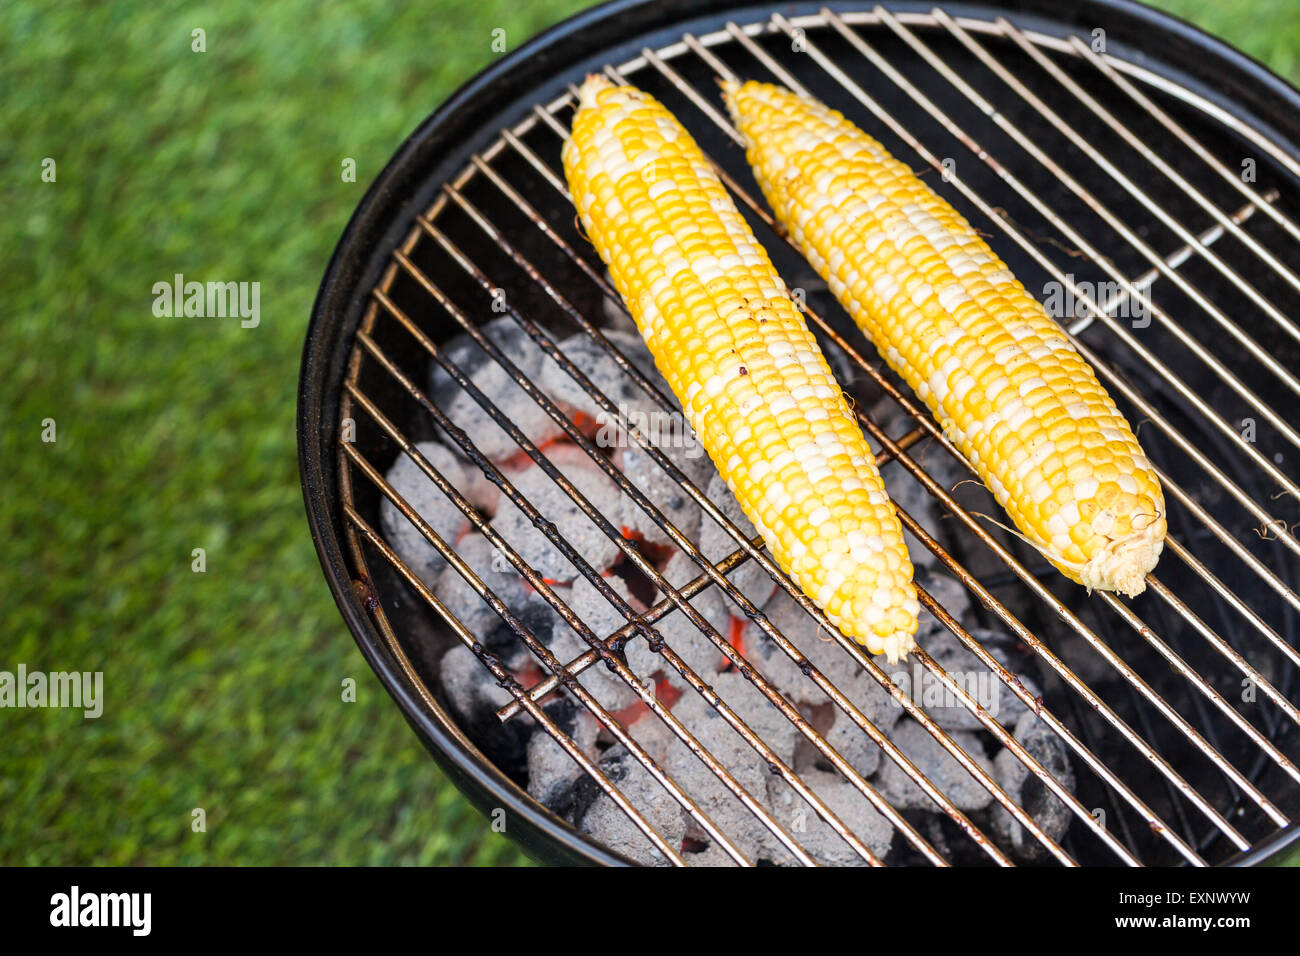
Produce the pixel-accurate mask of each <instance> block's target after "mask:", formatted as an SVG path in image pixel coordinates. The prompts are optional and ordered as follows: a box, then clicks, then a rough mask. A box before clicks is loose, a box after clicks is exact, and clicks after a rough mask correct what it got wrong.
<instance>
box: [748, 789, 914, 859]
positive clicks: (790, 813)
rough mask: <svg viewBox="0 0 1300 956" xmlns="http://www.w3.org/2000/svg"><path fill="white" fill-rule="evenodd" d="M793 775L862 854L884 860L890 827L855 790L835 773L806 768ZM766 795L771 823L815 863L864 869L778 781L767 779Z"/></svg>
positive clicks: (853, 852)
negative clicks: (859, 846) (855, 841)
mask: <svg viewBox="0 0 1300 956" xmlns="http://www.w3.org/2000/svg"><path fill="white" fill-rule="evenodd" d="M799 776H800V779H802V780H803V782H804V783H805V784H807V785H808V787H809V789H811V790H812V791H813V793H815V794H816V795H817V796H818V797H820V798H821V800H822V801H823V802H824V803H825V804H826V806H827V807H828V808H829V809H830V811H831V812H832V813H834V814H835V815H836V816H837V817H839V819H840V822H842V823H843V824H844V825H845V827H847V828H848V829H849V830H850V831H851V832H852V833H853V834H854V835H855V836H856V837H857V838H858V840H860V841H861V842H862V844H863V845H864V846H865V847H866V848H867V850H868V851H870V852H871V853H873V854H874V855H875V856H876V858H877V859H883V858H884V856H885V854H886V853H888V852H889V847H890V844H891V843H892V842H893V838H894V827H893V825H892V824H891V823H890V822H889V821H888V820H887V819H886V818H885V817H884V816H883V815H882V814H881V813H880V811H879V810H877V809H876V808H875V807H873V806H872V805H871V803H870V802H869V801H868V800H867V798H866V796H865V795H864V794H863V793H862V791H861V790H859V789H857V787H855V786H854V785H853V784H851V783H849V782H848V781H847V780H846V779H844V777H843V776H842V775H840V774H839V773H826V772H824V771H821V770H808V771H805V772H803V773H801V774H800V775H799ZM768 793H769V794H770V797H769V799H770V800H771V805H772V814H773V816H774V817H775V818H776V820H777V822H779V823H780V824H781V825H782V826H784V827H785V828H786V830H787V831H789V832H790V835H791V836H792V837H794V839H795V842H797V843H798V844H799V845H800V846H801V847H803V849H804V850H805V852H807V853H808V854H809V855H810V856H811V857H812V858H813V859H815V860H816V861H817V862H818V863H820V864H822V865H823V866H866V865H867V861H866V860H864V859H863V858H862V856H861V855H860V854H859V853H858V851H857V850H856V849H854V848H853V847H851V846H849V844H848V843H846V842H845V840H844V838H843V837H842V836H840V835H839V834H838V833H836V832H835V831H834V830H833V829H832V828H831V825H830V824H829V823H827V822H826V821H824V820H823V819H822V818H821V817H820V816H819V815H818V814H817V811H816V810H814V809H813V807H812V805H811V804H809V803H808V802H807V801H806V800H805V799H804V798H803V797H802V796H800V795H799V794H797V793H795V791H794V790H793V789H792V788H791V787H790V785H789V784H787V783H786V782H785V781H784V780H782V779H781V778H779V777H773V778H772V779H771V781H770V782H769V784H768Z"/></svg>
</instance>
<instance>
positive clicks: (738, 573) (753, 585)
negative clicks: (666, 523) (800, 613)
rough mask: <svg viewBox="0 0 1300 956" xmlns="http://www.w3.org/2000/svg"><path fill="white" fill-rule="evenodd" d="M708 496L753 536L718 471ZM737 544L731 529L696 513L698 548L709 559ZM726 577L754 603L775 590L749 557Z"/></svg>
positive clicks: (717, 558) (719, 556) (720, 556)
mask: <svg viewBox="0 0 1300 956" xmlns="http://www.w3.org/2000/svg"><path fill="white" fill-rule="evenodd" d="M707 494H708V498H709V500H710V501H712V502H713V503H714V504H715V505H717V506H718V508H719V510H721V512H722V514H723V516H724V517H726V518H727V519H728V520H730V521H731V523H732V524H734V525H735V526H736V527H737V528H738V529H739V530H740V532H741V533H742V534H743V535H745V537H746V538H748V539H750V540H753V537H754V535H756V534H757V533H758V532H757V531H755V530H754V526H753V525H752V524H750V522H749V519H748V518H746V517H745V513H744V512H743V511H742V510H741V508H740V503H739V502H738V501H736V496H735V495H733V494H732V493H731V489H730V488H728V487H727V483H726V482H725V481H723V480H722V476H721V475H717V474H715V475H714V477H713V479H712V480H710V482H709V487H708V491H707ZM739 547H740V544H739V543H738V542H737V541H736V539H735V537H733V536H732V534H731V532H730V531H728V530H726V529H725V528H723V527H722V525H720V524H718V523H717V522H716V521H714V520H713V519H712V518H710V517H709V516H708V515H707V514H705V515H701V516H700V550H701V551H702V552H704V556H705V557H706V558H708V559H709V560H710V561H714V562H717V561H721V560H722V559H723V558H725V557H726V556H727V555H729V554H731V552H733V551H735V550H736V549H738V548H739ZM727 578H728V580H730V581H731V583H732V584H734V585H736V587H737V589H739V590H740V591H741V592H742V593H743V594H744V595H745V597H747V598H749V600H750V601H751V602H753V604H754V606H755V607H758V608H760V609H761V608H762V607H763V606H764V605H765V604H767V602H768V601H769V600H770V599H771V597H772V595H773V594H774V593H775V591H776V584H775V582H773V580H772V578H771V577H770V576H769V575H768V573H767V572H766V571H764V570H763V568H762V566H760V565H759V563H758V562H757V561H755V560H754V559H753V558H748V559H746V561H745V562H744V563H743V564H742V565H740V567H738V568H736V570H734V571H732V572H731V573H730V574H729V575H727Z"/></svg>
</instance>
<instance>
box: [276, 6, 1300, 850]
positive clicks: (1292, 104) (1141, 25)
mask: <svg viewBox="0 0 1300 956" xmlns="http://www.w3.org/2000/svg"><path fill="white" fill-rule="evenodd" d="M935 5H936V4H935V3H933V2H928V3H885V4H884V6H886V7H887V8H888V9H889V10H890V11H891V12H895V13H897V12H900V11H917V12H927V11H928V10H929V9H931V8H932V7H933V6H935ZM824 6H826V7H830V8H832V9H834V10H835V11H837V12H843V11H845V10H850V9H860V8H862V7H864V6H866V5H865V4H862V3H808V4H792V5H789V6H788V7H783V8H782V12H783V13H785V14H786V15H787V16H792V15H794V14H795V13H800V14H802V13H815V12H816V11H817V10H818V9H820V8H821V7H824ZM942 6H943V7H944V9H945V10H947V11H948V12H949V13H951V14H952V15H954V16H973V17H980V18H987V19H992V18H993V17H995V16H1008V17H1012V18H1015V19H1016V22H1017V23H1018V24H1019V25H1021V26H1023V27H1025V28H1029V29H1038V30H1042V32H1048V33H1056V34H1063V33H1066V32H1070V31H1071V28H1078V29H1083V28H1091V27H1092V26H1095V25H1097V24H1099V23H1105V24H1107V26H1108V27H1109V26H1110V25H1112V24H1120V25H1125V26H1127V29H1126V30H1125V32H1124V35H1125V36H1129V37H1139V38H1140V42H1141V45H1140V46H1135V45H1132V44H1125V45H1121V44H1119V43H1115V44H1114V46H1113V49H1114V50H1116V51H1117V52H1122V54H1123V55H1124V58H1125V59H1130V60H1134V61H1135V62H1138V63H1140V64H1141V65H1142V66H1143V67H1145V68H1147V69H1149V70H1151V71H1152V72H1155V73H1158V74H1160V75H1162V76H1166V77H1171V78H1174V79H1176V80H1177V81H1178V82H1179V83H1180V84H1181V85H1183V86H1187V87H1189V88H1190V89H1192V90H1193V91H1195V92H1196V93H1198V94H1200V95H1203V96H1204V97H1205V98H1206V99H1207V100H1210V101H1212V102H1214V103H1215V104H1216V105H1218V106H1219V107H1221V108H1223V109H1224V110H1225V112H1228V113H1230V114H1231V115H1233V116H1234V117H1236V118H1238V119H1241V120H1243V121H1246V122H1249V123H1250V124H1251V125H1253V126H1255V127H1257V128H1260V129H1261V130H1262V131H1263V132H1264V133H1265V134H1266V135H1268V136H1269V137H1270V138H1271V139H1273V140H1274V141H1276V142H1277V143H1278V145H1279V146H1282V147H1283V148H1289V150H1290V151H1291V152H1292V153H1293V154H1294V155H1300V148H1297V144H1300V91H1297V90H1296V89H1295V88H1294V87H1292V86H1291V85H1290V84H1288V83H1287V82H1286V81H1284V80H1283V79H1281V78H1280V77H1278V76H1277V75H1276V74H1274V73H1273V72H1271V71H1270V70H1269V69H1268V68H1267V67H1265V66H1264V65H1263V64H1261V63H1259V62H1258V61H1256V60H1254V59H1252V58H1251V57H1249V56H1247V55H1246V54H1244V53H1242V52H1240V51H1238V50H1236V49H1234V48H1233V47H1231V46H1229V45H1228V44H1226V43H1224V42H1223V41H1222V40H1219V39H1217V38H1215V37H1213V36H1211V35H1209V34H1207V33H1205V32H1203V31H1201V30H1199V29H1197V28H1196V27H1194V26H1192V25H1191V24H1188V23H1186V22H1185V21H1182V20H1179V19H1178V18H1176V17H1173V16H1171V15H1169V14H1166V13H1163V12H1160V11H1157V10H1154V9H1152V8H1150V7H1146V6H1144V5H1142V4H1140V3H1136V2H1132V0H1083V2H1080V3H1078V4H1076V5H1072V6H1071V8H1070V9H1069V10H1067V11H1062V10H1061V9H1060V8H1059V7H1056V6H1055V5H1054V4H1053V2H1052V0H1012V2H1009V3H1006V4H1004V5H1001V6H998V7H994V6H988V5H983V4H967V3H952V4H942ZM769 14H770V6H765V5H755V4H751V3H745V2H737V0H694V2H693V0H609V2H606V3H603V4H601V5H599V6H596V7H592V8H591V9H589V10H586V11H583V12H581V13H579V14H576V15H575V16H573V17H570V18H569V19H567V20H564V21H562V22H561V23H559V24H557V25H556V26H554V27H552V28H550V29H549V30H547V31H545V32H544V33H542V34H540V35H538V36H537V37H535V38H533V39H532V40H530V41H529V42H528V43H526V44H525V45H523V46H521V47H519V48H518V49H517V50H515V51H514V52H512V53H510V54H508V55H506V56H505V57H503V58H502V59H501V60H499V61H498V62H496V63H495V64H493V65H491V66H490V67H488V68H486V69H484V70H483V71H482V72H480V73H479V74H477V75H476V76H474V77H473V78H471V79H470V80H469V81H467V82H466V83H465V84H464V85H463V86H461V88H460V89H459V90H457V91H456V92H455V93H454V94H453V95H452V96H451V97H450V98H449V99H448V100H447V101H446V102H445V103H443V104H442V105H441V106H440V107H439V108H438V109H437V110H436V111H434V112H433V113H432V114H431V115H430V116H428V117H427V118H426V119H425V120H424V121H423V122H422V123H421V124H420V125H419V126H418V127H417V128H416V129H415V131H414V132H412V133H411V134H410V136H408V137H407V139H406V140H405V141H404V142H403V143H402V145H401V146H400V147H399V148H398V150H397V152H396V153H395V154H394V156H393V158H392V159H391V160H390V161H389V162H388V164H387V166H385V168H384V170H383V171H382V172H381V173H380V174H379V176H378V177H377V178H376V179H375V181H374V182H373V183H372V184H371V186H370V187H369V188H368V189H367V191H366V193H365V195H364V197H363V198H362V199H361V201H360V203H359V204H358V206H357V208H356V210H355V212H354V213H353V214H352V217H351V218H350V219H349V221H348V224H347V226H346V227H345V228H344V231H343V234H342V236H341V237H340V239H339V241H338V244H337V245H336V247H335V249H334V252H333V253H332V255H331V257H330V261H329V264H328V266H327V267H326V270H325V274H324V277H323V278H322V281H321V286H320V289H319V291H318V293H317V296H316V299H315V302H314V303H313V306H312V312H311V318H310V321H309V324H308V327H307V334H306V340H305V343H304V347H303V355H302V364H301V368H300V374H299V382H298V409H297V435H298V459H299V471H300V477H301V483H302V490H303V499H304V504H305V506H306V512H307V522H308V525H309V527H310V530H311V535H312V540H313V542H314V544H315V546H316V552H317V556H318V557H319V559H320V562H321V568H322V571H323V572H324V575H325V579H326V582H327V583H328V585H329V588H330V592H331V593H332V594H333V596H334V600H335V603H336V604H337V605H338V608H339V611H340V613H341V614H342V616H343V620H344V621H345V623H346V624H347V625H348V629H349V630H350V631H351V632H352V636H353V639H354V640H355V641H356V644H357V646H358V648H359V649H360V650H361V653H362V655H363V656H364V657H365V659H366V661H367V663H368V664H369V665H370V667H371V668H372V669H373V670H374V672H375V674H376V675H377V676H378V677H379V679H380V681H381V683H382V684H383V685H384V688H385V690H386V691H387V692H388V694H389V695H390V696H391V697H392V698H393V700H394V701H395V702H396V704H397V705H398V707H399V708H400V709H401V711H402V714H403V716H404V717H405V718H406V721H407V723H408V724H410V726H411V728H412V729H413V730H414V731H415V732H416V734H417V735H418V736H419V737H420V739H421V741H422V742H423V743H424V745H425V747H426V748H427V749H428V750H429V751H430V753H431V754H432V755H433V757H434V759H435V760H436V761H437V763H438V764H439V766H440V767H441V768H442V769H443V771H444V772H445V773H446V774H447V775H448V776H449V777H450V778H451V780H452V782H453V783H455V785H456V786H457V788H459V789H460V790H461V792H462V793H463V794H465V796H466V797H468V798H469V799H470V801H471V802H472V803H474V804H475V805H476V806H477V807H478V808H479V809H480V810H483V811H484V812H485V813H488V812H490V811H491V810H493V809H495V808H504V809H506V810H507V811H508V813H509V819H510V825H509V829H508V831H507V833H508V835H509V836H510V838H511V839H513V840H514V841H515V842H516V843H517V844H519V845H520V846H521V848H522V849H523V850H524V852H525V853H527V854H528V855H529V856H530V857H531V858H533V859H536V860H538V861H540V862H545V863H554V864H561V865H626V864H628V863H629V861H628V860H626V859H625V858H623V857H621V856H619V855H617V854H614V853H611V852H610V851H608V850H606V849H604V848H603V847H601V846H600V845H599V844H597V843H595V842H594V841H593V840H591V839H590V838H588V837H586V836H585V835H584V834H581V833H579V832H577V831H576V830H575V829H573V828H572V827H571V826H569V825H568V824H567V823H565V822H564V821H563V820H561V819H560V818H559V817H557V816H556V815H554V814H552V813H551V812H550V811H548V810H546V809H544V808H542V807H541V806H540V805H539V804H538V803H537V802H536V801H535V800H533V798H531V797H530V796H529V795H528V794H527V793H525V792H524V791H523V790H522V789H521V788H520V787H518V786H517V785H516V784H515V783H514V782H513V781H511V780H510V779H508V778H507V777H506V776H505V775H504V774H503V773H501V771H500V770H498V769H497V768H496V767H495V766H494V765H493V764H492V762H491V761H489V760H488V759H487V758H486V757H485V756H484V755H483V754H482V752H481V751H479V750H478V749H477V748H476V747H475V746H474V744H473V743H472V742H471V741H470V740H469V739H468V738H467V737H466V736H465V734H464V733H463V732H462V731H461V730H460V729H459V727H458V726H457V724H456V722H455V720H454V719H453V718H452V717H451V716H450V715H449V714H448V713H446V712H445V711H444V710H443V708H442V707H440V706H439V705H438V704H437V703H436V702H428V701H425V700H423V699H422V698H421V697H420V696H419V695H418V693H417V691H416V690H415V688H414V687H413V686H412V685H411V683H410V682H409V681H408V680H407V678H406V676H405V675H404V674H403V672H402V669H401V667H400V664H399V662H398V659H397V657H396V656H395V655H394V654H393V652H392V650H391V649H390V647H389V645H388V641H387V640H386V638H385V637H384V635H383V634H382V632H381V631H380V629H379V628H378V627H377V626H376V624H375V622H374V620H373V619H372V617H371V616H370V613H369V611H368V610H367V608H366V604H365V601H364V600H363V599H362V597H361V596H359V594H358V592H357V590H356V589H355V587H354V584H353V580H354V579H353V575H352V572H351V570H350V569H349V567H348V563H347V560H346V558H345V556H344V551H343V544H342V538H343V535H344V529H345V521H344V517H343V513H342V509H341V507H340V500H339V493H338V481H337V475H336V472H335V452H334V437H335V436H336V435H337V433H338V410H339V398H340V395H341V393H342V382H343V379H344V375H345V372H346V364H347V359H348V357H349V355H350V354H351V352H352V348H353V342H354V337H355V334H356V331H357V328H358V326H359V325H360V322H361V319H362V315H363V312H364V306H365V303H366V301H367V298H368V296H369V290H370V289H371V288H372V287H373V286H374V285H375V283H376V282H377V281H378V279H379V276H380V273H381V271H382V269H383V268H384V267H385V265H386V263H387V262H388V260H389V256H390V254H391V252H392V250H393V249H394V248H395V247H396V246H397V245H398V243H399V242H400V240H401V238H402V237H403V236H405V234H406V233H407V232H408V230H409V229H410V227H411V224H412V221H413V219H414V217H415V215H416V214H417V213H418V212H419V211H420V210H422V209H424V208H425V207H426V206H427V205H428V203H429V200H430V198H431V196H432V193H433V191H434V189H435V188H436V186H437V184H439V183H441V182H442V181H443V179H444V178H445V177H446V174H447V173H448V172H454V171H455V170H457V169H459V168H460V167H461V166H462V165H464V163H465V160H466V157H467V155H468V154H469V152H470V151H471V150H472V147H471V145H470V140H471V139H472V138H473V137H474V134H476V133H481V132H482V131H483V129H484V127H485V124H484V122H483V119H484V117H487V116H490V115H492V114H494V113H497V112H500V111H501V110H503V109H505V108H507V107H509V106H510V105H511V104H512V103H513V102H514V101H516V100H517V99H519V98H520V97H523V96H527V97H528V99H529V100H530V101H536V100H537V99H538V98H540V97H539V96H538V91H539V89H540V88H542V87H544V86H550V85H554V81H555V80H556V78H557V77H558V76H561V75H563V74H566V73H567V72H568V71H569V70H571V69H572V68H573V67H574V66H576V65H577V64H579V63H581V62H583V61H586V60H590V59H593V58H594V57H595V56H596V53H593V51H597V52H598V53H599V55H600V57H601V58H602V62H605V61H608V62H618V59H617V58H616V57H615V56H614V55H613V54H612V52H611V51H612V50H613V49H614V48H616V47H620V46H623V45H625V44H627V43H629V42H631V41H633V40H634V41H635V43H636V46H637V47H638V48H639V46H641V45H649V46H652V47H653V46H655V45H656V43H655V40H656V36H655V35H656V34H661V33H664V34H669V33H671V34H675V35H679V34H680V33H681V32H682V30H680V29H678V26H679V24H680V23H681V22H682V21H687V20H689V21H692V23H693V28H695V29H699V28H700V23H699V21H701V20H703V19H707V18H714V19H716V21H717V23H718V24H719V25H720V24H721V23H722V22H724V21H725V20H726V19H735V20H737V21H738V22H742V23H744V22H750V21H751V20H757V19H766V17H767V16H768V15H769ZM675 35H674V37H673V38H674V39H675ZM629 55H631V54H629ZM1171 64H1177V66H1176V67H1174V66H1172V65H1171ZM492 132H493V133H495V127H493V128H492ZM1297 842H1300V828H1298V827H1295V826H1292V827H1290V828H1288V829H1283V830H1279V831H1277V832H1275V833H1273V834H1271V835H1270V836H1268V837H1266V838H1265V839H1263V840H1261V841H1259V843H1257V844H1256V845H1255V846H1254V847H1252V848H1251V849H1250V850H1249V851H1247V852H1245V853H1241V854H1238V855H1237V856H1235V857H1233V858H1232V859H1231V860H1229V861H1227V865H1236V866H1253V865H1257V864H1262V863H1268V862H1270V861H1273V860H1276V859H1277V858H1278V857H1279V856H1280V855H1281V854H1282V853H1283V852H1284V851H1285V850H1286V849H1287V848H1288V847H1290V846H1292V845H1294V844H1295V843H1297Z"/></svg>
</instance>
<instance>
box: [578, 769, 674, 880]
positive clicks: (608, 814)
mask: <svg viewBox="0 0 1300 956" xmlns="http://www.w3.org/2000/svg"><path fill="white" fill-rule="evenodd" d="M599 766H600V769H601V771H602V772H603V773H604V774H605V775H606V776H607V777H608V778H609V779H610V781H611V783H613V785H614V786H615V787H616V788H618V790H619V791H620V792H621V793H622V794H623V795H624V797H626V798H627V800H628V801H629V802H630V803H631V804H632V805H633V806H634V807H635V808H636V809H637V810H638V811H640V813H641V815H642V816H643V817H645V819H646V821H647V822H648V823H649V824H650V825H651V826H652V827H653V828H654V829H655V830H656V831H657V832H658V833H659V834H660V835H661V836H662V837H663V838H664V842H666V843H667V844H668V845H669V846H671V847H672V848H673V849H674V850H678V851H680V850H681V845H682V839H683V837H685V835H686V823H685V820H684V818H683V816H682V809H681V805H680V804H678V803H677V801H676V800H674V799H673V798H672V797H671V796H669V795H668V791H666V790H665V789H664V788H663V786H661V785H660V784H659V783H658V781H656V780H655V779H654V777H652V776H651V775H650V773H649V771H647V770H646V769H645V768H644V767H643V766H641V763H640V762H639V761H638V760H637V759H636V758H635V757H634V756H632V754H631V753H629V752H628V751H627V750H626V749H624V748H623V747H621V746H615V747H611V748H610V749H609V750H607V751H606V752H605V754H604V755H603V756H602V757H601V759H600V764H599ZM578 825H579V826H580V827H581V828H582V829H583V831H585V832H586V833H587V834H589V835H590V836H591V837H592V838H594V839H595V840H597V841H599V842H600V843H602V844H604V845H605V846H606V847H607V848H609V849H610V850H612V851H613V852H615V853H620V854H622V855H623V856H625V857H627V858H628V859H631V860H635V861H636V862H638V863H644V864H647V865H651V866H668V865H669V860H668V858H667V857H665V856H664V855H663V854H662V853H661V852H660V851H659V850H658V848H657V847H655V846H654V845H653V844H652V843H651V842H650V840H649V838H647V837H646V835H645V834H644V833H642V832H641V831H640V830H639V829H638V828H637V827H636V825H635V824H634V823H633V822H632V821H631V819H630V818H629V817H628V816H627V814H626V813H624V812H623V810H622V809H621V808H620V807H619V806H618V804H616V803H615V802H614V800H613V799H612V798H610V797H609V796H608V795H607V794H605V793H604V792H603V791H600V792H598V794H597V795H596V797H595V799H593V800H592V801H591V803H590V805H589V806H588V807H587V809H586V811H585V812H584V813H582V815H581V817H580V818H579V820H578Z"/></svg>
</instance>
